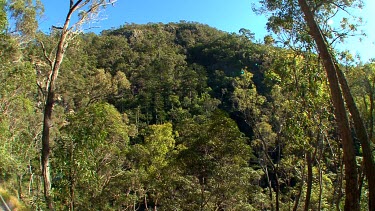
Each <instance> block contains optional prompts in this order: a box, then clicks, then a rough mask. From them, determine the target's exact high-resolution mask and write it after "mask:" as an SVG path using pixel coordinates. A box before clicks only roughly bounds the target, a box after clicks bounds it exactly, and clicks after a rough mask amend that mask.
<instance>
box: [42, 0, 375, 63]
mask: <svg viewBox="0 0 375 211" xmlns="http://www.w3.org/2000/svg"><path fill="white" fill-rule="evenodd" d="M364 1H365V2H366V7H365V8H364V10H363V11H362V12H361V15H362V16H363V18H364V20H365V26H364V27H363V29H364V31H365V32H366V33H367V34H368V38H364V40H363V41H362V43H359V42H358V41H357V39H354V40H351V41H350V42H349V43H347V44H346V45H345V47H344V48H346V49H349V50H350V52H351V53H353V54H355V53H359V54H360V55H361V57H362V60H363V61H367V60H368V59H370V58H375V45H374V43H375V30H374V29H375V16H374V15H372V13H373V9H375V1H374V0H364ZM42 2H43V4H44V6H45V15H44V17H43V18H42V19H41V21H40V22H41V29H42V30H43V31H45V32H47V31H48V28H49V27H51V25H57V26H58V25H61V24H62V23H63V21H64V18H65V14H66V11H67V9H68V3H69V1H68V0H42ZM257 2H259V1H257V0H230V1H229V0H118V1H117V2H116V4H115V6H114V7H111V6H110V7H108V8H107V10H105V11H104V12H103V13H102V16H103V17H106V19H105V20H102V21H100V23H98V24H97V26H99V27H100V28H97V29H95V30H94V31H95V32H100V31H102V30H104V29H110V28H112V27H114V28H117V27H119V26H121V25H124V24H125V23H137V24H145V23H150V22H162V23H168V22H179V21H180V20H186V21H195V22H200V23H204V24H208V25H210V26H212V27H215V28H217V29H220V30H223V31H227V32H236V33H237V32H238V31H239V29H241V28H246V29H250V30H251V31H252V32H254V33H255V37H256V39H257V40H262V39H263V37H264V36H265V35H266V34H267V31H266V29H265V27H266V22H267V19H266V18H265V17H261V16H256V15H255V14H254V12H253V11H252V9H251V7H252V3H257ZM336 24H337V23H336Z"/></svg>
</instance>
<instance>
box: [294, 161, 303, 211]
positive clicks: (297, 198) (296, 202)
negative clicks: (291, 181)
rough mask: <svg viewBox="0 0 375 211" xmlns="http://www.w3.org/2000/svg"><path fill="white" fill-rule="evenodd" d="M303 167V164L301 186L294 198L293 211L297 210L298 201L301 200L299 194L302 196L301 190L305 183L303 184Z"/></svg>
mask: <svg viewBox="0 0 375 211" xmlns="http://www.w3.org/2000/svg"><path fill="white" fill-rule="evenodd" d="M305 166H306V164H304V165H303V168H302V178H301V185H300V186H299V188H298V194H297V196H296V199H295V200H294V206H293V211H297V210H298V206H299V199H300V198H301V194H302V190H303V185H304V184H305V182H304V181H305Z"/></svg>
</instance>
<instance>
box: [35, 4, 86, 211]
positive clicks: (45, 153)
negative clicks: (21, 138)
mask: <svg viewBox="0 0 375 211" xmlns="http://www.w3.org/2000/svg"><path fill="white" fill-rule="evenodd" d="M81 1H82V0H79V1H78V2H77V3H76V4H75V5H72V4H71V7H70V9H69V12H68V14H67V16H66V19H65V23H64V27H63V28H62V30H61V36H60V39H59V42H58V45H57V50H56V54H55V57H54V59H53V60H51V59H49V58H46V59H48V61H49V62H50V65H51V72H50V75H49V81H48V87H47V96H46V102H45V106H44V112H43V131H42V156H41V163H42V175H43V182H44V197H45V199H46V204H47V207H48V209H49V210H53V209H54V206H53V199H52V197H51V175H50V170H49V156H50V153H51V149H50V142H51V140H50V139H51V137H50V136H51V134H50V129H51V126H52V111H53V105H54V103H55V101H54V99H55V83H56V79H57V76H58V74H59V70H60V66H61V63H62V61H63V58H64V53H65V49H66V47H67V43H66V39H67V36H68V27H69V23H70V18H71V16H72V14H73V12H74V11H75V10H76V9H77V7H78V4H79V3H80V2H81ZM44 50H45V49H44ZM45 55H46V54H45ZM52 61H53V62H52Z"/></svg>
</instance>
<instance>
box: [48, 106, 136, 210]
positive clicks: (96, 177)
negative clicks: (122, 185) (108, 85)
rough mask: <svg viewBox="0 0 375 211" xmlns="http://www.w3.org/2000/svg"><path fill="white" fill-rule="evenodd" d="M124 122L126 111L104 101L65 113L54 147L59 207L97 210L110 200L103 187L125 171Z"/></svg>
mask: <svg viewBox="0 0 375 211" xmlns="http://www.w3.org/2000/svg"><path fill="white" fill-rule="evenodd" d="M126 121H127V118H126V115H125V114H124V115H121V114H120V113H119V112H118V111H117V110H116V108H114V107H113V106H112V105H109V104H107V103H93V104H91V105H89V106H87V107H84V108H82V109H81V110H79V111H78V112H77V113H74V114H71V115H69V116H68V118H67V123H66V126H64V127H63V128H62V129H61V133H62V134H61V135H60V137H59V138H58V139H57V141H56V146H55V148H54V154H55V156H54V157H55V158H56V159H54V163H53V166H54V167H55V169H56V171H54V172H55V173H54V175H55V177H54V178H56V179H55V180H56V182H55V184H54V187H55V189H56V190H57V192H56V194H55V195H56V197H55V198H56V199H59V202H60V203H61V204H60V206H61V207H60V209H62V207H69V209H70V210H74V209H88V208H90V209H97V208H98V207H104V206H106V204H107V203H108V201H110V200H112V199H111V197H113V195H112V194H111V193H107V192H106V191H105V190H106V189H107V187H108V186H110V183H112V181H113V180H116V179H117V177H119V176H120V175H122V174H123V173H124V169H123V165H124V163H125V161H124V159H126V152H127V150H128V139H129V138H128V131H129V128H128V126H127V122H126ZM82 190H84V191H82ZM104 193H107V195H105V194H104ZM104 198H106V200H104ZM64 202H65V203H66V204H65V203H64Z"/></svg>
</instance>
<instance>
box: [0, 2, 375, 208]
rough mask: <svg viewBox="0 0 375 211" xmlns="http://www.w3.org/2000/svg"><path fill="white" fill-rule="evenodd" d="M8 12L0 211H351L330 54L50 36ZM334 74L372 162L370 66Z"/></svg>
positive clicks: (359, 153) (157, 37)
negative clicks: (326, 57) (341, 78)
mask: <svg viewBox="0 0 375 211" xmlns="http://www.w3.org/2000/svg"><path fill="white" fill-rule="evenodd" d="M79 2H82V1H77V6H79ZM87 2H92V4H90V5H84V6H85V7H87V6H91V8H92V9H97V8H96V6H102V5H103V4H106V3H108V2H107V1H87ZM265 2H266V1H265ZM272 2H274V3H275V2H276V1H268V3H269V5H266V6H270V7H272V6H275V5H273V4H272ZM293 2H294V1H293ZM12 3H13V4H11V5H12V6H11V7H9V6H8V5H7V2H6V1H2V0H0V8H1V10H0V38H1V39H0V45H1V47H0V71H1V74H0V80H1V83H0V96H1V98H0V142H1V144H0V175H1V176H0V186H1V188H0V196H1V198H2V200H3V201H4V202H2V201H1V200H0V208H2V209H4V210H7V209H9V210H13V209H16V208H18V209H19V210H45V209H55V210H74V209H75V210H302V209H303V210H341V209H343V208H344V207H345V208H346V206H347V205H346V203H345V198H346V197H347V193H346V191H345V186H346V184H347V182H345V181H347V180H346V171H345V170H346V169H345V167H346V165H345V162H344V159H343V144H342V142H341V139H342V137H340V129H339V126H338V124H337V121H336V120H337V115H336V113H335V107H334V105H333V103H332V98H331V92H330V83H331V82H328V80H327V76H326V72H325V66H324V64H323V63H324V62H322V57H321V55H320V54H319V53H318V52H320V51H314V50H309V48H308V47H306V46H308V45H307V44H306V45H298V46H303V48H301V49H299V50H296V49H295V48H293V47H291V46H290V43H287V44H288V45H289V47H288V46H285V47H280V46H276V45H274V40H273V38H271V37H269V36H267V37H265V40H264V43H260V42H254V40H253V34H252V32H251V30H248V29H241V30H240V31H239V33H227V32H223V31H220V30H218V29H215V28H212V27H210V26H208V25H204V24H200V23H196V22H186V21H181V22H179V23H168V24H163V23H149V24H145V25H138V24H125V25H123V26H121V27H119V28H116V29H111V30H104V31H102V32H101V33H100V34H94V33H81V32H80V31H79V30H78V28H77V25H74V26H73V27H71V26H69V25H67V27H66V28H65V26H64V28H57V27H53V28H51V32H50V33H49V34H44V33H41V32H38V31H37V30H36V29H37V22H34V20H35V19H33V18H32V17H36V16H37V15H38V13H39V12H41V11H42V9H41V8H42V7H41V5H40V3H39V2H38V1H37V2H35V1H21V0H13V1H12ZM109 3H114V1H110V2H109ZM339 3H340V2H339ZM26 6H29V7H26ZM74 6H75V4H71V12H74V11H75V10H74V8H75V7H74ZM25 8H30V9H25ZM89 8H90V7H89ZM275 8H278V7H276V6H275ZM327 8H328V7H326V8H325V9H326V10H328V9H329V8H328V9H327ZM93 11H94V10H87V12H93ZM7 14H11V17H12V18H13V19H11V20H8V18H9V17H8V16H7ZM275 14H280V13H275ZM85 15H86V13H82V14H81V16H80V17H81V18H82V19H81V20H83V21H86V19H85V18H87V17H89V16H85ZM320 15H324V14H320ZM7 17H8V18H7ZM319 17H322V16H319ZM287 18H288V17H287ZM14 20H15V24H16V26H17V27H18V28H17V27H16V28H15V29H16V30H17V31H16V32H14V33H13V32H9V30H8V27H9V24H10V23H8V22H9V21H14ZM272 20H276V19H272ZM280 20H281V19H280ZM280 20H279V21H280ZM288 20H289V19H288ZM300 21H302V18H301V20H300ZM286 23H288V22H286ZM33 24H34V25H33ZM273 24H276V23H275V22H274V23H273ZM301 24H302V22H301ZM274 27H276V25H274ZM303 27H307V26H305V25H304V26H303ZM301 35H302V34H301ZM308 36H309V35H308V34H303V38H307V37H308ZM64 39H65V41H64ZM301 39H302V38H301ZM62 41H63V42H62ZM309 41H311V43H309V44H311V45H310V47H312V46H314V44H312V38H309ZM330 51H332V54H333V55H335V53H334V52H333V51H334V49H330ZM59 52H60V53H61V57H59ZM337 58H338V59H339V58H340V57H339V56H337ZM336 65H337V69H340V70H342V74H344V75H345V77H346V81H347V85H348V87H349V88H350V91H351V95H352V97H353V99H354V101H355V104H356V107H357V109H358V111H359V113H360V115H361V118H362V119H363V122H364V126H365V127H366V128H365V130H366V132H367V134H368V139H369V140H370V141H371V143H370V144H371V145H370V147H371V148H370V149H371V150H372V151H371V153H372V156H373V155H374V151H373V143H374V137H373V136H374V135H373V133H374V115H375V114H374V109H375V107H374V92H375V77H374V74H375V66H374V64H373V63H366V64H362V63H360V64H356V63H355V62H353V60H352V58H351V57H350V55H347V54H346V55H344V54H342V55H341V60H340V61H338V62H337V63H336ZM337 74H339V73H337ZM57 76H58V77H57ZM51 82H52V83H51ZM341 86H342V87H343V85H341ZM341 89H342V90H344V88H341ZM345 99H346V98H345ZM346 104H349V103H348V101H346ZM49 105H50V110H49V111H48V106H49ZM48 112H50V113H48ZM347 112H348V113H350V114H352V110H350V111H349V110H348V111H347ZM348 116H349V126H350V130H349V131H348V133H350V135H351V137H352V139H353V146H352V147H353V149H354V152H355V159H356V169H357V171H358V181H357V182H358V183H357V188H358V191H359V193H360V195H359V201H358V204H360V209H361V210H366V209H368V210H371V209H372V206H373V205H372V204H371V193H369V192H370V189H371V186H370V182H369V178H367V176H366V175H367V174H366V173H367V172H366V168H367V166H365V162H364V161H366V158H365V156H364V147H363V142H362V141H361V140H360V139H361V137H360V136H359V135H358V129H357V127H356V124H355V121H356V120H355V119H354V118H353V117H352V116H353V115H348ZM46 130H47V132H46ZM46 143H47V144H48V148H45V147H46ZM46 149H48V150H47V151H45V150H46ZM46 153H47V154H46ZM372 158H373V157H372ZM367 169H368V168H367ZM46 184H47V185H46ZM48 184H49V185H48ZM359 202H360V203H359Z"/></svg>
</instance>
